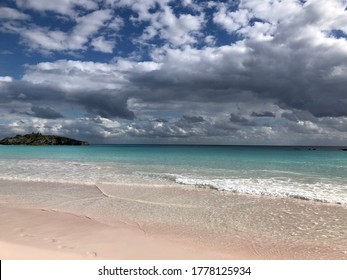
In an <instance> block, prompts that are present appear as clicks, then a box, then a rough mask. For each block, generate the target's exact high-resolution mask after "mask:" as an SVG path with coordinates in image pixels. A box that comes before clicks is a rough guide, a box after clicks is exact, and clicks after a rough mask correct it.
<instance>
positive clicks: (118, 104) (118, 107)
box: [74, 91, 135, 120]
mask: <svg viewBox="0 0 347 280" xmlns="http://www.w3.org/2000/svg"><path fill="white" fill-rule="evenodd" d="M74 101H75V102H76V103H78V104H82V105H83V106H84V107H85V108H86V110H87V111H88V112H89V113H91V114H95V115H99V116H101V117H104V118H109V119H111V118H114V117H119V118H123V119H128V120H132V119H134V117H135V114H134V112H132V111H130V110H129V109H128V106H127V101H128V97H127V96H125V95H114V93H112V92H106V91H102V92H93V93H89V94H87V95H84V96H83V95H81V94H79V95H76V96H75V97H74Z"/></svg>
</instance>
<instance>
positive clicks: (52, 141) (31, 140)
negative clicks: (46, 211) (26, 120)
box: [0, 133, 89, 146]
mask: <svg viewBox="0 0 347 280" xmlns="http://www.w3.org/2000/svg"><path fill="white" fill-rule="evenodd" d="M0 145H32V146H47V145H73V146H86V145H89V143H88V142H85V141H78V140H75V139H71V138H67V137H62V136H55V135H43V134H41V133H31V134H26V135H16V136H15V137H7V138H4V139H2V140H1V141H0Z"/></svg>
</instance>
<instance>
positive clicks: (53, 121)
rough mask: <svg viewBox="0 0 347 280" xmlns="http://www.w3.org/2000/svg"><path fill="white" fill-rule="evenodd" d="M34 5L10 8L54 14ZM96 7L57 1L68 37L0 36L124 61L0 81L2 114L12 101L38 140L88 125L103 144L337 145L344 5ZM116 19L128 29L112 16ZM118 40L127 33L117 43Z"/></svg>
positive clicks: (42, 33)
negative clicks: (312, 140) (42, 133)
mask: <svg viewBox="0 0 347 280" xmlns="http://www.w3.org/2000/svg"><path fill="white" fill-rule="evenodd" d="M37 3H39V1H34V0H31V1H17V5H18V7H21V8H22V9H23V10H24V11H27V10H32V9H34V10H36V11H39V12H52V11H53V6H54V5H56V4H52V6H50V5H51V4H49V5H47V7H46V8H41V10H40V8H36V6H35V5H36V4H37ZM94 3H95V2H94ZM83 5H84V6H83ZM99 5H100V6H98V7H99V8H96V7H95V6H93V5H92V4H91V3H90V2H89V1H79V2H74V1H63V4H62V6H63V7H61V8H58V9H57V10H56V12H57V13H59V14H61V15H66V16H69V17H70V15H72V14H74V15H75V16H76V17H75V19H74V20H73V24H72V25H71V26H70V27H69V26H68V27H67V28H65V30H59V29H54V28H49V27H46V26H43V27H42V26H39V25H38V24H36V23H31V24H30V25H28V26H24V25H22V24H20V23H18V22H19V21H17V22H16V23H13V21H10V20H8V21H6V20H5V22H4V25H3V27H2V29H5V30H7V32H13V33H18V34H20V35H21V37H22V40H23V41H24V42H25V43H26V44H28V45H29V46H30V47H31V48H32V49H36V50H40V51H47V52H60V53H66V51H75V50H83V51H86V50H88V49H89V50H92V49H93V50H96V51H99V52H102V53H103V54H102V55H107V54H112V53H114V52H115V51H117V50H118V48H121V46H123V47H124V46H126V47H127V48H128V47H129V48H131V53H130V52H129V53H124V49H123V50H122V51H120V52H119V56H115V57H113V56H112V58H110V59H109V60H105V59H104V60H103V62H93V61H87V59H82V58H81V59H79V58H74V59H70V60H68V59H60V60H55V59H51V60H50V62H40V63H37V64H32V65H28V66H27V67H26V68H25V73H24V75H23V77H22V78H21V80H13V79H12V78H10V77H0V90H1V95H0V102H1V103H2V104H5V103H6V104H14V103H11V102H14V101H15V102H16V106H19V105H18V104H21V106H23V108H22V109H21V112H26V111H28V110H29V109H30V108H31V111H32V112H33V114H34V116H33V119H35V120H36V124H35V125H37V126H39V127H41V129H47V130H49V129H53V127H54V129H56V130H59V129H60V130H61V131H63V129H68V130H69V131H66V132H69V133H76V132H74V131H77V130H78V131H81V129H82V128H83V129H85V127H86V124H87V123H88V122H89V123H90V124H92V126H93V128H90V129H89V130H86V131H89V132H88V133H90V135H93V133H94V135H95V137H104V138H107V139H109V140H107V141H111V140H110V139H116V138H117V137H118V138H119V137H123V138H122V139H132V138H134V139H135V138H136V139H141V140H143V139H146V137H148V138H150V139H176V140H177V139H185V140H184V141H193V142H194V141H195V142H199V141H206V142H207V143H208V142H209V141H210V142H211V141H212V142H214V141H217V142H218V141H220V142H221V143H222V142H223V141H227V140H225V139H228V141H231V142H233V143H239V142H242V143H251V142H252V141H255V142H256V141H258V142H259V143H267V142H266V141H272V143H274V142H276V143H282V144H283V143H286V142H285V141H290V139H291V141H298V143H299V142H300V141H301V140H302V141H305V139H306V140H307V139H309V137H308V136H309V135H315V137H316V138H317V139H320V140H322V139H328V140H329V141H331V138H330V137H328V135H334V136H335V137H338V139H340V140H339V141H341V142H342V141H344V140H345V139H346V137H345V136H343V133H342V131H345V129H346V127H347V125H346V117H347V110H346V108H347V99H346V80H347V39H346V37H347V36H345V34H347V30H346V26H347V21H346V9H345V7H346V1H342V0H331V1H321V0H316V1H306V2H305V3H303V2H302V1H297V0H282V1H279V0H278V1H277V0H276V1H270V0H265V1H256V0H240V1H229V2H226V1H224V2H223V3H221V2H209V3H207V2H200V1H180V2H179V3H178V4H174V3H173V2H172V1H166V0H145V1H135V0H106V1H100V2H99ZM77 6H79V7H80V8H79V9H76V7H77ZM120 7H121V8H122V11H124V10H126V11H127V15H128V18H121V16H120V15H117V12H118V10H117V8H120ZM178 7H179V8H178ZM182 7H183V8H182ZM18 13H20V11H18ZM70 21H71V20H70ZM211 26H213V28H211ZM124 29H126V30H128V31H127V32H130V31H129V30H131V31H133V33H132V34H130V35H129V36H128V37H129V38H127V37H125V36H124V34H123V36H122V35H120V36H119V37H117V36H118V32H120V33H121V32H122V30H124ZM110 30H112V32H114V33H111V31H110ZM223 32H224V33H223ZM115 33H117V36H116V35H115ZM219 33H221V34H223V36H224V37H223V38H222V37H221V36H219ZM116 40H117V44H116ZM56 105H58V107H56ZM65 105H67V106H69V105H71V106H73V108H74V110H76V111H77V112H78V113H77V115H78V116H79V118H78V119H77V118H76V119H69V118H68V117H67V116H65V111H64V118H61V115H60V116H59V114H60V113H59V112H58V111H55V110H58V109H56V108H61V107H62V106H65ZM11 106H15V105H11ZM59 106H60V107H59ZM4 110H5V109H4ZM52 110H53V111H54V112H55V113H56V115H55V116H54V112H53V111H52ZM6 112H7V113H8V114H10V112H8V111H6ZM16 112H17V111H16ZM7 113H6V114H7ZM50 113H51V115H50ZM12 115H14V114H12ZM19 115H20V114H19V113H18V116H19ZM49 116H51V117H49ZM58 116H59V117H58ZM56 117H57V118H56ZM18 118H19V117H18ZM9 123H10V122H9ZM11 123H12V127H16V128H17V129H19V127H23V126H24V125H23V124H21V123H20V122H19V120H17V121H16V122H15V123H14V122H11ZM58 124H59V125H60V126H59V125H58ZM27 125H28V126H29V124H27ZM30 126H34V124H30ZM49 127H51V128H49ZM59 127H60V128H59ZM79 128H80V129H79ZM283 135H286V136H285V137H284V136H283ZM226 136H227V137H226ZM90 137H92V136H90ZM118 138H117V139H118ZM288 139H289V140H288ZM298 139H301V140H300V141H299V140H298ZM176 140H173V141H176ZM163 141H164V140H163ZM165 141H166V140H165ZM167 141H170V140H167ZM177 141H178V140H177ZM182 141H183V140H182ZM237 141H239V142H237ZM223 143H224V142H223ZM295 143H297V142H295Z"/></svg>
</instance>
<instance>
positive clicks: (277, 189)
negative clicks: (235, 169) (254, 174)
mask: <svg viewBox="0 0 347 280" xmlns="http://www.w3.org/2000/svg"><path fill="white" fill-rule="evenodd" d="M175 181H176V182H177V183H178V184H183V185H191V186H192V185H194V186H198V187H208V188H212V189H216V190H219V191H228V192H234V193H243V194H250V195H266V196H273V197H283V198H285V197H291V198H298V199H304V200H313V201H320V202H330V203H337V204H344V205H347V187H346V185H339V184H336V183H334V182H324V181H320V182H314V183H304V182H299V181H293V180H291V179H289V178H268V179H258V178H232V179H197V178H186V177H182V176H177V178H176V180H175Z"/></svg>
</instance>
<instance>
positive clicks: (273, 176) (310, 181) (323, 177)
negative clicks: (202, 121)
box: [0, 145, 347, 205]
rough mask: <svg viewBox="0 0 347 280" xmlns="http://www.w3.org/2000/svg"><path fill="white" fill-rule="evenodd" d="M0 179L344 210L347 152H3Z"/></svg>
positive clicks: (172, 148) (160, 148) (147, 148)
mask: <svg viewBox="0 0 347 280" xmlns="http://www.w3.org/2000/svg"><path fill="white" fill-rule="evenodd" d="M0 179H4V180H14V181H26V182H56V183H78V184H86V185H97V184H114V185H122V186H126V185H137V186H143V187H146V186H149V185H150V186H154V185H161V186H167V187H172V186H176V187H180V186H185V187H191V188H211V189H214V190H218V191H221V192H233V193H241V194H248V195H254V196H270V197H284V198H286V197H289V198H293V199H304V200H312V201H319V202H326V203H332V204H342V205H347V152H345V151H342V150H341V149H340V148H336V147H335V148H334V147H316V148H315V149H312V148H309V147H277V146H276V147H270V146H185V145H91V146H0Z"/></svg>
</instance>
